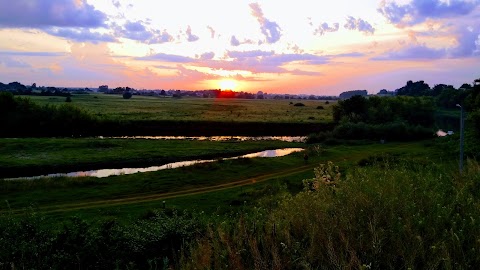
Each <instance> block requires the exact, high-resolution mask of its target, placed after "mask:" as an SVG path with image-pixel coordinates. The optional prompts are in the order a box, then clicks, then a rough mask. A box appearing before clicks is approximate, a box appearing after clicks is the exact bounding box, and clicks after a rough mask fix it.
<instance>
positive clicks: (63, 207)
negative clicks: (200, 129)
mask: <svg viewBox="0 0 480 270" xmlns="http://www.w3.org/2000/svg"><path fill="white" fill-rule="evenodd" d="M315 165H317V164H308V165H304V166H301V167H298V168H293V169H287V170H281V171H278V172H275V173H270V174H264V175H260V176H257V177H251V178H246V179H242V180H237V181H234V182H230V183H225V184H220V185H215V186H209V187H202V188H194V189H188V190H181V191H175V192H166V193H158V194H151V193H150V194H144V195H134V196H131V197H125V198H118V199H109V200H97V201H91V202H81V203H68V204H57V205H49V206H41V207H39V208H38V209H36V210H37V211H39V212H42V213H56V212H65V211H71V210H79V209H88V208H97V207H102V206H117V205H124V204H132V203H140V202H150V201H158V200H165V199H171V198H176V197H181V196H189V195H195V194H202V193H207V192H213V191H219V190H224V189H229V188H234V187H240V186H246V185H252V184H255V183H260V182H265V181H267V180H270V179H272V178H275V177H280V176H282V177H283V176H288V175H292V174H295V173H300V172H304V171H308V170H312V169H313V167H315ZM24 211H25V210H24V209H15V210H11V211H9V212H10V213H13V214H15V213H20V212H24Z"/></svg>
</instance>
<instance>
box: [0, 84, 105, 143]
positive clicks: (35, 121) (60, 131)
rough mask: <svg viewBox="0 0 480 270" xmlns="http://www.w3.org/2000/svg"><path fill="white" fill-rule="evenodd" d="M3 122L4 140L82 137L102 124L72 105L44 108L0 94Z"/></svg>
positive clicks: (27, 99)
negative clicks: (11, 137) (13, 137)
mask: <svg viewBox="0 0 480 270" xmlns="http://www.w3.org/2000/svg"><path fill="white" fill-rule="evenodd" d="M0 121H1V122H2V125H3V128H2V129H1V130H0V136H25V135H27V134H28V135H29V136H35V135H57V136H81V135H87V134H88V130H89V129H94V128H95V126H96V125H97V124H98V120H97V119H96V118H95V117H93V116H92V115H91V114H89V113H88V112H86V111H84V110H82V109H80V108H78V107H75V106H72V105H70V104H61V105H59V106H52V105H44V106H40V105H38V104H36V103H34V102H32V101H31V100H30V99H29V98H21V97H17V98H15V97H13V95H11V94H9V93H5V92H2V93H0Z"/></svg>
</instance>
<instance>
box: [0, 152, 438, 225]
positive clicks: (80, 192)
mask: <svg viewBox="0 0 480 270" xmlns="http://www.w3.org/2000/svg"><path fill="white" fill-rule="evenodd" d="M242 145H243V144H242ZM158 151H161V150H158ZM432 151H434V149H433V148H431V147H425V146H424V144H423V143H412V144H401V143H397V144H393V143H392V144H384V145H382V144H369V145H358V146H336V147H331V148H324V149H322V148H317V147H315V146H311V148H310V150H308V153H309V155H310V159H309V161H308V163H305V161H304V159H303V153H296V154H292V155H289V156H285V157H281V158H274V159H266V158H257V159H240V160H220V161H217V162H215V163H208V164H198V165H195V166H191V167H184V168H178V169H173V170H165V171H158V172H150V173H141V174H133V175H120V176H112V177H107V178H100V179H99V178H89V177H84V178H47V179H38V180H33V181H32V180H24V181H1V182H0V200H1V201H4V202H5V201H8V204H7V203H5V204H2V205H1V206H0V208H1V209H2V210H3V211H8V210H9V209H10V210H22V209H25V208H29V207H31V206H33V207H34V208H35V209H38V211H44V210H45V211H54V212H60V214H61V215H63V216H69V215H71V212H74V213H80V212H81V210H82V209H87V210H88V211H90V212H91V210H92V209H100V208H103V209H106V208H110V207H112V208H115V207H120V208H122V207H123V210H122V211H121V213H125V212H128V211H126V209H128V208H129V207H133V208H137V209H138V208H139V207H138V206H135V205H136V204H138V205H149V204H150V207H152V205H154V207H153V208H155V207H160V206H161V204H160V202H161V201H163V200H167V203H168V205H169V206H176V207H179V208H178V209H180V210H182V209H192V207H196V208H199V210H203V211H208V212H214V211H215V210H217V208H218V207H220V208H223V207H226V208H228V207H229V205H223V204H222V203H221V202H222V200H220V201H216V200H215V199H213V200H211V201H209V198H210V197H209V196H210V195H208V194H210V193H211V192H212V191H218V190H222V189H223V188H224V187H218V188H217V187H215V186H218V185H223V184H229V183H237V182H238V184H239V185H242V186H244V185H252V184H256V183H257V182H258V183H260V182H263V181H270V180H272V179H279V178H282V179H289V178H287V175H304V174H303V173H304V172H309V173H311V172H312V168H313V167H314V166H315V165H317V164H318V163H319V162H326V161H327V160H335V161H337V162H339V163H340V164H342V165H344V166H346V167H348V166H351V165H355V164H357V163H359V162H363V163H365V162H364V161H363V160H365V159H366V158H368V157H369V156H377V155H381V154H382V153H389V155H392V156H398V157H402V156H407V155H408V156H410V157H412V158H419V159H421V158H423V157H425V155H430V154H432ZM84 157H85V156H84ZM367 161H368V160H367ZM297 169H298V170H297ZM243 181H245V182H243ZM285 184H287V185H288V186H289V187H290V189H291V191H295V190H296V191H298V190H299V188H298V187H299V185H300V184H301V177H300V178H293V180H289V182H288V183H285ZM236 185H237V184H235V185H234V186H230V187H228V186H227V187H226V188H232V187H235V186H236ZM208 187H214V188H213V189H211V190H205V191H203V190H200V193H205V192H206V191H208V193H206V194H207V195H206V197H204V198H205V199H204V201H203V202H202V204H194V205H192V204H188V203H185V202H184V203H178V204H177V203H176V202H175V200H176V199H177V196H169V193H172V192H182V194H181V196H182V197H184V196H186V195H189V194H191V193H195V194H197V193H198V191H199V190H198V189H202V188H208ZM167 197H168V198H167ZM220 197H224V199H223V201H225V200H227V201H236V200H237V201H244V200H245V199H246V198H243V197H239V198H236V197H234V198H230V197H228V195H225V196H220ZM113 200H116V201H113ZM187 201H188V200H187ZM248 201H250V200H248ZM233 204H236V205H237V206H238V203H233ZM202 205H203V206H202ZM209 206H215V207H213V208H209ZM240 206H241V204H240ZM140 208H141V207H140ZM147 208H148V207H145V208H144V210H145V209H147ZM72 210H73V211H72ZM79 211H80V212H79ZM95 211H96V210H95ZM95 211H94V212H95ZM107 212H108V210H107ZM112 213H114V214H113V215H114V216H117V217H119V218H123V217H122V216H121V214H118V213H117V214H115V213H116V210H115V211H112ZM132 213H138V211H136V210H135V211H132ZM57 214H58V213H56V214H55V215H57ZM61 215H60V216H61ZM93 218H94V215H93Z"/></svg>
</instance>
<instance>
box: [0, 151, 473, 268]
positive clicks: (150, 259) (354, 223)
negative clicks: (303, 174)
mask: <svg viewBox="0 0 480 270" xmlns="http://www.w3.org/2000/svg"><path fill="white" fill-rule="evenodd" d="M437 161H438V160H437ZM358 164H359V166H355V167H351V168H350V169H347V170H345V169H344V168H342V167H340V169H337V168H336V167H335V165H334V164H332V163H326V164H325V165H322V166H320V167H318V168H317V169H316V170H315V177H314V178H313V179H309V180H306V181H304V186H305V189H304V190H303V191H301V192H299V193H297V194H290V193H289V192H287V190H285V189H284V188H277V189H276V191H275V192H273V193H270V195H266V196H263V199H261V200H258V201H257V203H256V204H255V206H251V207H249V209H250V210H248V211H245V212H243V213H239V214H236V215H233V216H231V215H227V216H224V217H223V218H222V217H215V218H212V216H210V215H207V214H204V213H202V212H196V214H193V213H188V212H176V211H173V212H172V211H171V210H169V209H166V210H160V211H152V212H150V213H149V214H146V215H144V216H143V217H141V218H140V219H138V220H137V221H135V222H129V223H118V222H116V221H115V220H104V221H102V222H100V223H92V222H89V221H83V220H80V219H78V218H72V219H70V220H69V221H68V222H64V223H63V226H62V227H59V226H54V227H51V226H45V217H44V216H43V215H41V214H39V213H35V212H33V213H31V214H27V215H26V216H24V217H17V216H15V215H8V214H7V215H5V214H4V216H3V217H2V219H1V222H0V229H1V230H2V234H1V235H0V237H1V239H0V240H1V242H3V243H9V245H2V246H1V247H0V262H1V263H2V265H1V266H2V267H9V268H10V267H12V265H13V266H14V267H15V268H37V269H46V268H83V269H85V268H89V269H104V268H122V269H127V268H128V269H149V268H158V269H162V268H167V267H174V268H179V269H180V268H181V269H212V268H214V269H251V268H256V269H296V268H308V269H316V268H342V269H343V268H351V269H364V268H369V269H408V268H411V269H439V268H440V269H471V268H474V267H475V266H476V265H478V264H480V256H479V252H478V250H479V248H480V239H479V238H478V236H479V235H480V226H479V225H478V222H479V221H478V217H479V216H480V210H479V209H480V197H479V194H480V184H479V183H480V166H479V165H478V163H475V162H469V163H468V165H467V167H466V171H465V172H464V173H463V174H462V175H459V174H458V172H457V169H456V166H453V165H454V164H451V165H452V166H450V165H449V164H450V163H448V162H446V163H445V162H444V163H438V162H435V163H434V162H431V161H430V160H428V159H425V161H424V162H423V163H421V162H419V160H411V159H408V158H402V157H398V156H397V157H396V156H395V155H393V156H392V155H374V156H371V157H370V158H365V159H363V160H361V161H360V162H359V163H358ZM264 195H265V194H264Z"/></svg>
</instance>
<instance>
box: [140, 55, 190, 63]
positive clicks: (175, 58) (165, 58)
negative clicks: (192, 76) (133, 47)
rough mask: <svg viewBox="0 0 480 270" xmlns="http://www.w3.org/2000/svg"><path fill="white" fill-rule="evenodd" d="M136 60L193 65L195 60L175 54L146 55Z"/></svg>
mask: <svg viewBox="0 0 480 270" xmlns="http://www.w3.org/2000/svg"><path fill="white" fill-rule="evenodd" d="M135 59H136V60H143V61H161V62H173V63H193V62H195V61H196V60H195V59H194V58H190V57H187V56H181V55H175V54H165V53H157V54H152V55H147V56H143V57H137V58H135Z"/></svg>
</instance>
